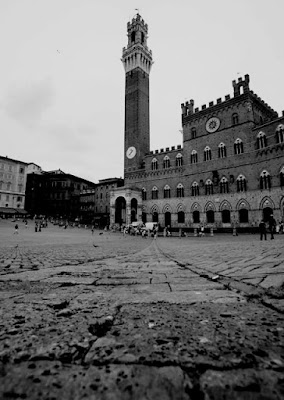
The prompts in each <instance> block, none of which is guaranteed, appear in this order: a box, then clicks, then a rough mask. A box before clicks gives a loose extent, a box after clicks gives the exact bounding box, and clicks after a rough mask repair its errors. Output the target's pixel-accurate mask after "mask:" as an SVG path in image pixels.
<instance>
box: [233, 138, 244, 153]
mask: <svg viewBox="0 0 284 400" xmlns="http://www.w3.org/2000/svg"><path fill="white" fill-rule="evenodd" d="M234 150H235V154H242V153H243V152H244V145H243V142H242V140H241V139H239V138H238V139H237V140H235V143H234Z"/></svg>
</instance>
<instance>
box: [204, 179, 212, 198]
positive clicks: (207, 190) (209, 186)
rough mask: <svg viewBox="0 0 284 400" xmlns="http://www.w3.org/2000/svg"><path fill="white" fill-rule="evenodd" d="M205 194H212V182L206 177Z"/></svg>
mask: <svg viewBox="0 0 284 400" xmlns="http://www.w3.org/2000/svg"><path fill="white" fill-rule="evenodd" d="M205 194H206V195H209V194H213V183H212V181H211V179H207V181H206V182H205Z"/></svg>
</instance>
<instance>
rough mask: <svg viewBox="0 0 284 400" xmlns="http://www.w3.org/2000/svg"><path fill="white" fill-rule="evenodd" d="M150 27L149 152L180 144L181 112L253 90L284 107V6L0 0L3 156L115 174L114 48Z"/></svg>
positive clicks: (119, 95)
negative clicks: (242, 81) (242, 88)
mask: <svg viewBox="0 0 284 400" xmlns="http://www.w3.org/2000/svg"><path fill="white" fill-rule="evenodd" d="M136 8H138V9H139V13H140V14H141V16H142V18H143V19H144V20H145V22H146V23H148V28H149V37H148V46H149V48H150V49H151V50H152V51H153V59H154V64H153V67H152V71H151V74H150V125H151V150H155V149H160V148H163V147H167V146H176V145H178V144H181V143H182V135H181V133H180V132H179V130H180V129H181V117H180V114H181V112H180V104H181V103H182V102H184V101H186V100H189V99H194V101H195V107H201V106H202V104H208V103H209V102H210V101H213V100H214V101H216V99H217V98H218V97H222V98H223V99H224V97H225V95H226V94H231V95H232V93H233V89H232V80H234V79H237V78H238V77H243V76H244V75H245V74H247V73H248V74H249V75H250V88H251V89H252V90H253V91H254V92H256V93H257V94H258V95H259V96H260V97H261V98H262V99H264V100H265V101H266V102H267V103H268V104H269V105H270V106H271V107H272V108H273V109H275V110H276V111H277V112H278V113H279V114H280V113H281V112H282V110H283V109H284V95H283V89H284V73H283V70H284V45H283V39H284V1H283V0H270V1H268V0H238V1H236V0H234V1H233V0H214V1H213V0H202V1H197V0H194V1H193V0H143V1H142V0H136V1H135V0H0V52H1V62H0V137H1V142H0V143H1V145H0V155H2V156H6V155H7V156H8V157H10V158H14V159H19V160H21V161H25V162H35V163H36V164H38V165H40V166H41V167H42V168H43V169H44V170H52V169H57V168H60V169H62V170H63V171H64V172H66V173H71V174H74V175H77V176H80V177H82V178H85V179H88V180H91V181H93V182H98V180H99V179H105V178H112V177H123V152H124V143H123V141H124V89H125V86H124V85H125V74H124V69H123V66H122V63H121V60H120V59H121V56H122V48H123V47H124V46H126V45H127V36H126V33H127V30H126V25H127V22H128V21H130V20H131V19H132V18H133V17H134V15H135V13H136V12H137V11H135V9H136Z"/></svg>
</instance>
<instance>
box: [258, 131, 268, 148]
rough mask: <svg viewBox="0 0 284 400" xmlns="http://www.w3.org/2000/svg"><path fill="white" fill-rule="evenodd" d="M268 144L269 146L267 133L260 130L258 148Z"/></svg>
mask: <svg viewBox="0 0 284 400" xmlns="http://www.w3.org/2000/svg"><path fill="white" fill-rule="evenodd" d="M266 146H267V143H266V135H265V133H264V132H259V133H258V134H257V148H258V149H263V148H264V147H266Z"/></svg>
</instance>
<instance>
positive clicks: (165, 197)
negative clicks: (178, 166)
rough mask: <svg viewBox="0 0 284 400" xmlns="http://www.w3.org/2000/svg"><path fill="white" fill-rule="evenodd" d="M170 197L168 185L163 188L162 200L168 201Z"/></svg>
mask: <svg viewBox="0 0 284 400" xmlns="http://www.w3.org/2000/svg"><path fill="white" fill-rule="evenodd" d="M170 197H171V188H170V187H169V185H166V186H165V187H164V199H169V198H170Z"/></svg>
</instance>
